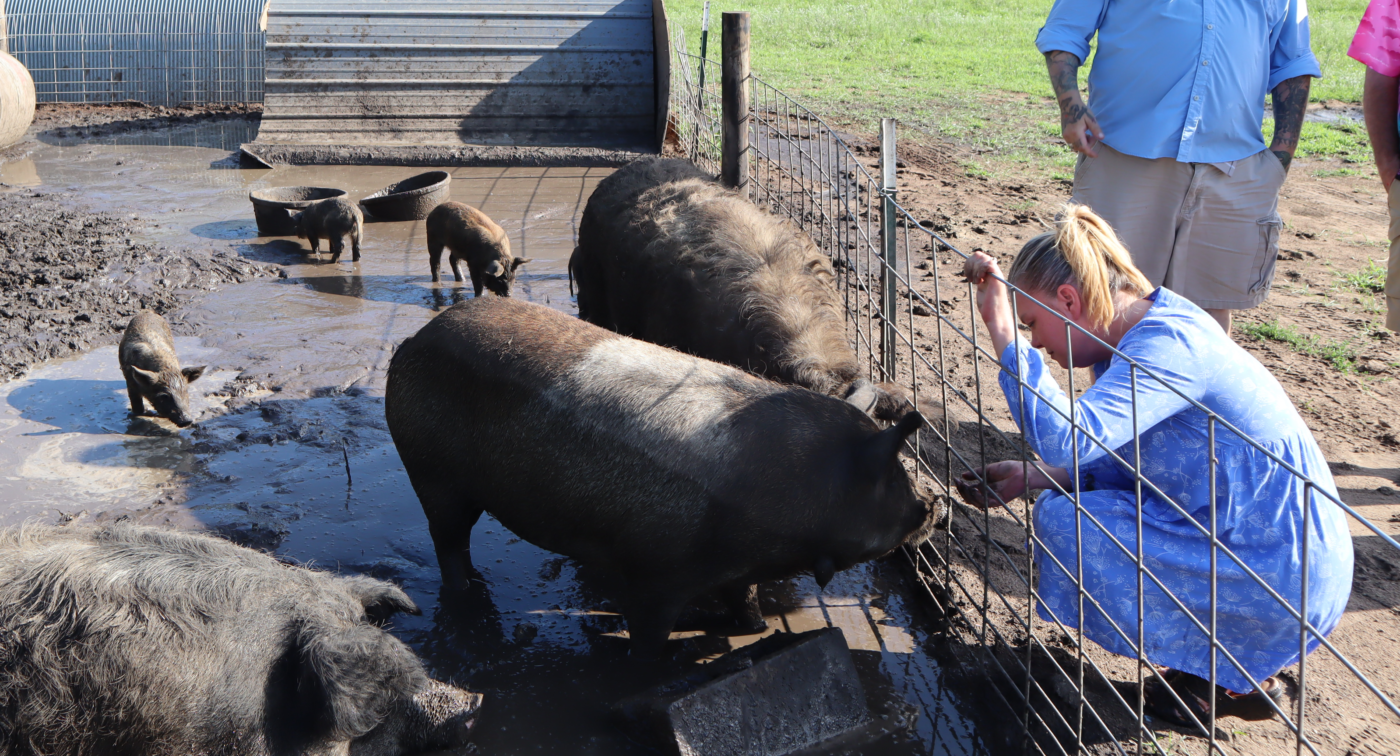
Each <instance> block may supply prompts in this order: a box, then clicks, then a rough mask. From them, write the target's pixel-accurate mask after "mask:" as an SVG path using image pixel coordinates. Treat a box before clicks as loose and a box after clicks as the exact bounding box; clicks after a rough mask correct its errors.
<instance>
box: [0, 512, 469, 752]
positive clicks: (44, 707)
mask: <svg viewBox="0 0 1400 756" xmlns="http://www.w3.org/2000/svg"><path fill="white" fill-rule="evenodd" d="M399 611H407V612H412V613H415V614H416V613H418V609H417V608H416V607H415V606H414V605H413V602H412V601H411V600H410V599H409V598H408V596H406V595H405V594H404V593H403V591H401V590H399V589H398V588H397V587H395V586H393V585H392V584H389V583H385V582H382V581H379V580H374V579H371V578H367V577H359V576H356V577H336V576H333V575H329V574H326V573H321V572H315V571H312V570H309V569H306V568H304V567H296V566H290V565H286V564H282V563H281V562H278V561H277V560H276V559H274V558H272V557H271V556H268V555H266V554H263V553H260V552H256V551H253V550H251V549H245V548H243V547H240V546H235V545H233V544H231V543H229V542H227V541H223V540H221V539H218V538H214V537H212V536H207V535H201V534H197V533H189V532H180V531H173V530H163V529H158V528H146V527H134V526H110V527H78V526H69V527H60V528H55V527H48V526H36V525H27V526H24V527H20V528H11V529H8V530H4V531H0V753H3V754H8V755H10V756H39V755H40V754H105V755H106V756H128V755H130V756H192V755H197V756H203V755H209V756H213V755H214V754H219V755H220V756H280V755H281V754H308V755H309V754H316V755H325V756H330V755H331V754H335V755H336V756H392V755H396V754H408V753H418V752H423V751H432V750H438V749H441V748H447V747H452V746H456V745H460V744H462V743H463V742H464V741H465V738H466V734H467V732H468V729H469V728H470V727H471V724H472V721H473V717H474V716H475V713H476V710H477V708H478V707H479V706H480V699H481V697H480V696H479V695H477V694H475V693H468V692H467V691H464V690H460V689H458V688H454V687H451V686H448V685H444V684H443V683H439V682H435V681H433V680H430V679H428V677H427V675H426V674H425V673H424V671H423V666H422V664H421V663H420V662H419V661H418V659H417V657H415V656H414V655H413V653H412V652H411V651H410V650H409V649H408V647H407V646H405V645H404V644H403V643H401V642H400V641H398V640H397V639H395V638H394V637H393V636H391V635H389V634H388V633H386V632H385V631H384V630H383V629H382V628H381V627H379V626H378V625H377V624H375V623H377V622H383V621H384V620H385V619H387V618H388V617H389V616H390V615H392V614H393V613H395V612H399Z"/></svg>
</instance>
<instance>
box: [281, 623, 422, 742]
mask: <svg viewBox="0 0 1400 756" xmlns="http://www.w3.org/2000/svg"><path fill="white" fill-rule="evenodd" d="M297 641H298V646H299V647H300V652H301V654H300V656H301V658H300V662H301V663H300V664H299V665H298V670H297V673H298V674H297V678H298V679H297V693H298V696H299V697H301V698H302V700H303V701H305V704H304V706H305V707H306V708H308V709H310V710H311V712H309V713H312V715H313V717H314V720H313V721H318V723H319V724H320V725H321V728H324V730H325V731H328V732H327V734H328V735H329V736H330V737H331V739H334V740H354V739H355V738H358V737H361V736H363V735H364V734H365V733H367V732H369V731H370V730H373V729H374V728H375V727H377V726H379V724H380V723H381V722H383V721H384V718H385V716H387V715H388V712H389V708H390V707H391V706H393V705H394V703H395V702H396V701H400V700H403V699H406V698H410V697H412V696H413V695H414V694H415V693H417V692H418V691H420V690H422V689H423V688H425V687H427V685H428V676H427V674H425V673H424V672H423V664H422V663H421V662H419V661H418V658H417V657H415V656H414V655H413V652H412V651H409V650H408V647H407V646H405V645H404V644H403V642H401V641H400V640H398V639H397V638H395V637H394V636H392V635H389V634H388V633H386V632H384V631H383V630H381V629H379V628H377V627H374V626H373V625H365V624H359V625H352V626H350V627H348V628H346V627H339V626H327V625H322V624H319V623H308V624H307V625H305V626H303V628H302V630H301V632H300V633H299V635H298V638H297ZM321 728H318V729H321Z"/></svg>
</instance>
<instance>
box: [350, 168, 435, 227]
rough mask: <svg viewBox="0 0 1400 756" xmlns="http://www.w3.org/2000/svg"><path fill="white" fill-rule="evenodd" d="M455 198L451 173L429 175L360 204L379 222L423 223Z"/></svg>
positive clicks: (386, 189)
mask: <svg viewBox="0 0 1400 756" xmlns="http://www.w3.org/2000/svg"><path fill="white" fill-rule="evenodd" d="M451 196H452V177H451V176H449V175H448V174H447V171H428V172H427V173H420V174H418V175H417V176H414V177H413V178H406V179H404V180H403V181H400V182H398V183H397V184H390V185H389V186H386V187H384V188H383V189H380V190H379V191H377V192H375V193H374V194H371V195H369V196H368V197H365V198H364V199H362V200H360V207H362V208H364V209H365V211H366V212H368V213H369V214H370V215H373V216H374V218H375V220H384V221H411V220H422V219H424V218H426V217H428V213H431V212H432V211H433V208H435V207H437V206H438V205H441V204H442V203H444V202H446V201H447V200H448V199H449V198H450V197H451Z"/></svg>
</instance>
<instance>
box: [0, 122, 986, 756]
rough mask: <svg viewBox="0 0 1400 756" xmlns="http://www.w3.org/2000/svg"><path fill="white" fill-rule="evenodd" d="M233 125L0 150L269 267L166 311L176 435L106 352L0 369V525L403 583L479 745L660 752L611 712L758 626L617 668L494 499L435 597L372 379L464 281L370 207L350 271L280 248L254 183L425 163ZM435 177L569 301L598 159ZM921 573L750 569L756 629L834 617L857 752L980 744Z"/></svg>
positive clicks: (365, 176) (172, 236) (539, 292)
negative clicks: (66, 526)
mask: <svg viewBox="0 0 1400 756" xmlns="http://www.w3.org/2000/svg"><path fill="white" fill-rule="evenodd" d="M138 136H140V137H142V138H146V139H147V140H148V141H146V142H144V143H141V142H137V141H134V140H135V139H136V137H138ZM236 138H238V135H237V134H231V133H228V132H227V131H221V130H220V129H217V128H210V124H189V125H186V126H177V127H174V128H172V129H167V130H165V132H162V133H159V134H154V135H137V134H124V135H114V136H112V137H111V138H109V139H108V140H106V142H105V143H103V142H101V141H94V140H88V141H84V142H82V143H80V144H45V143H43V142H36V143H31V145H30V146H29V148H28V149H27V151H25V152H24V153H23V156H22V157H20V158H14V159H11V160H9V161H8V162H4V163H0V181H3V180H6V179H5V177H6V176H15V175H24V176H26V177H28V178H29V180H31V181H33V182H34V183H35V184H37V185H40V186H43V187H53V188H61V189H65V190H67V191H70V192H72V195H71V196H72V197H73V198H74V201H75V202H78V203H81V204H85V205H86V206H88V207H94V206H102V205H115V204H116V203H120V204H121V206H122V207H123V208H124V210H123V212H127V211H129V212H130V213H131V214H134V215H137V216H139V217H140V218H141V219H143V220H144V223H143V224H142V225H139V226H138V225H135V224H133V225H132V229H131V233H132V234H133V235H134V236H135V238H136V241H137V243H139V244H149V245H153V246H165V247H168V248H172V249H179V248H196V247H200V246H207V247H209V248H212V249H214V250H217V251H219V252H222V253H225V254H229V255H234V256H236V257H238V258H240V259H241V260H243V261H245V262H246V263H249V264H253V263H256V264H258V265H265V266H274V267H275V269H276V270H277V272H278V275H277V276H276V277H271V278H254V279H252V280H248V281H246V282H243V283H238V284H230V285H225V286H222V287H221V288H219V289H218V290H217V291H211V292H205V293H203V294H201V295H200V296H198V297H195V298H192V299H190V300H188V301H187V302H186V303H185V304H183V305H179V306H176V307H174V308H172V310H171V312H170V313H169V314H168V317H169V318H170V319H171V321H172V323H173V324H176V330H177V335H178V336H179V337H178V338H177V340H176V349H177V351H178V352H179V354H180V357H181V360H182V362H183V363H185V364H208V365H209V371H210V372H209V373H208V374H207V375H206V377H204V378H203V379H201V380H200V381H198V382H196V383H195V384H192V386H191V393H192V401H193V403H194V410H195V411H196V412H197V422H196V425H195V426H193V427H192V428H188V429H184V430H181V429H177V428H175V427H174V426H172V425H170V424H169V423H167V422H166V421H163V420H159V419H151V418H137V419H132V418H130V417H129V416H128V408H127V406H126V398H125V389H124V384H123V383H122V381H121V376H120V374H119V372H118V370H117V360H116V353H115V348H114V347H112V346H102V347H96V348H93V347H92V346H87V347H84V348H83V349H82V350H79V353H78V354H76V355H75V356H71V357H68V358H65V359H59V360H51V361H49V362H46V363H44V364H42V365H38V366H37V367H34V368H32V369H31V370H30V371H29V372H27V373H26V374H24V375H23V376H21V377H19V378H17V379H15V380H11V381H9V382H7V383H0V497H3V499H4V500H5V501H7V502H10V503H11V505H10V506H9V507H6V508H5V509H4V510H3V512H0V525H11V524H15V523H17V522H20V521H23V520H25V519H29V518H39V519H42V520H45V521H74V520H77V521H111V520H132V521H137V522H143V523H152V524H166V525H173V526H177V527H189V528H205V529H210V530H214V531H216V532H219V533H222V534H224V535H225V536H226V537H229V538H231V539H233V540H236V541H238V542H240V543H244V544H245V545H249V546H252V547H254V548H260V549H264V550H267V551H271V552H274V553H275V554H277V555H278V557H279V558H282V559H285V560H289V561H294V562H299V563H304V564H310V565H313V566H316V567H319V568H323V569H329V570H335V571H338V572H342V573H364V574H369V575H373V576H375V577H379V578H384V579H389V580H393V581H395V582H398V583H399V584H401V585H403V586H404V588H405V590H407V591H408V592H409V594H410V595H411V596H412V597H413V599H414V601H416V602H417V603H418V604H419V606H420V607H422V608H423V610H424V614H423V616H421V617H401V618H396V619H395V620H394V625H393V627H392V628H391V629H392V631H393V632H394V633H395V634H397V635H399V636H400V637H401V638H403V639H404V640H405V641H407V642H408V643H410V644H411V645H412V646H413V647H414V648H415V650H417V651H418V652H419V653H420V654H421V655H422V656H423V658H424V660H425V662H426V663H427V665H428V667H429V669H430V671H431V672H432V674H433V675H434V676H436V677H438V678H440V679H444V680H449V681H452V682H454V683H455V684H458V685H462V686H465V687H468V688H470V689H472V690H475V691H478V692H481V693H483V694H485V695H486V702H485V705H484V707H483V709H482V712H481V715H480V719H479V720H478V724H477V728H476V734H475V738H474V740H475V746H476V748H477V752H479V753H523V752H527V751H528V752H532V753H560V754H628V753H651V752H653V751H652V750H651V749H650V748H649V747H648V746H647V745H646V744H645V743H641V742H637V741H635V740H633V739H632V738H630V737H629V736H628V735H627V734H626V732H625V731H624V729H623V728H621V727H620V726H619V724H618V722H617V721H616V718H615V716H614V714H613V712H612V710H611V707H612V704H613V703H614V702H616V701H618V700H619V699H621V698H623V697H625V696H627V695H630V694H634V693H637V692H639V691H642V690H645V689H646V688H649V687H651V686H652V685H655V684H656V683H657V682H659V681H661V680H663V679H665V678H667V677H668V676H670V675H672V674H674V673H676V672H677V671H680V670H683V669H685V668H686V666H687V665H691V664H694V663H696V662H703V661H707V660H709V659H713V658H715V657H717V656H718V655H720V654H722V653H724V652H726V651H728V650H730V649H732V648H736V647H739V646H740V645H742V644H746V643H750V642H753V641H754V640H757V638H758V637H759V636H746V637H735V638H728V637H724V636H721V635H712V634H708V633H706V632H704V631H703V630H701V629H690V630H683V631H678V632H676V633H675V634H674V635H673V636H672V642H671V643H670V644H668V647H667V653H666V656H667V659H666V660H665V661H664V662H662V663H659V664H657V665H648V666H635V665H630V664H628V663H626V659H625V656H626V648H627V643H626V634H625V623H624V622H623V620H622V618H621V617H620V616H619V615H618V614H617V613H616V611H615V607H613V606H612V605H611V604H610V602H609V601H608V600H607V599H606V598H605V597H604V596H602V595H601V594H600V593H599V592H598V590H597V589H596V587H595V585H594V582H593V581H592V580H591V579H590V577H589V576H588V575H587V574H584V573H581V571H580V570H579V568H578V567H577V565H575V564H574V563H573V562H571V561H569V560H567V559H565V558H562V557H560V556H558V555H555V554H552V553H549V552H546V551H543V550H541V549H538V548H536V547H534V546H532V545H530V544H528V543H525V542H524V541H521V540H520V539H518V538H516V537H515V536H514V535H512V534H511V533H510V532H509V531H507V530H505V529H504V528H503V527H501V526H500V525H499V523H497V522H495V521H494V520H493V519H491V518H490V516H489V515H488V516H485V517H483V518H482V520H481V522H480V523H479V524H478V525H477V526H476V528H475V530H474V532H473V543H472V553H473V558H474V562H475V563H476V565H477V567H478V569H479V570H480V579H479V580H478V581H473V583H472V584H471V587H470V589H469V590H468V591H466V592H464V593H463V594H461V595H454V594H445V593H444V592H443V590H442V586H441V582H440V579H439V575H438V570H437V565H436V560H435V558H434V556H433V549H432V543H431V539H430V538H429V535H428V531H427V524H426V521H425V520H424V518H423V514H422V510H421V508H420V506H419V504H418V501H417V498H416V497H415V495H414V493H413V490H412V488H411V486H410V485H409V482H408V478H407V476H406V475H405V473H404V472H403V467H402V464H401V463H400V461H399V459H398V455H397V453H396V451H395V449H394V446H393V444H392V441H391V439H390V437H389V434H388V431H387V428H386V426H385V424H384V414H383V398H382V397H383V389H384V371H385V369H386V368H387V366H388V362H389V359H390V357H391V356H392V353H393V349H394V347H395V346H396V345H397V344H398V343H399V342H400V341H402V340H403V339H404V338H406V337H407V336H409V335H411V334H412V333H414V332H415V331H417V329H418V328H420V327H422V325H423V324H425V323H426V322H427V321H428V320H429V319H431V318H432V317H433V316H434V315H435V314H436V313H437V312H439V311H441V310H442V309H443V308H445V307H447V306H450V305H452V304H454V303H457V302H460V301H464V300H465V299H467V298H470V297H471V288H470V283H469V282H468V283H466V284H463V285H458V284H456V283H455V282H451V281H445V282H443V283H441V284H437V285H434V284H432V283H431V281H430V280H429V275H428V259H427V257H428V256H427V249H426V244H425V241H424V234H423V224H422V222H421V221H419V222H402V223H367V224H366V225H365V233H364V241H363V245H362V248H363V259H362V260H361V261H360V262H359V263H352V262H351V261H349V260H348V259H347V258H342V260H341V262H339V263H337V264H331V263H330V262H329V255H324V254H323V255H322V256H320V257H317V256H313V255H310V254H309V253H308V251H307V248H306V245H305V243H304V242H301V241H300V240H297V239H295V238H277V239H271V238H260V237H258V236H257V229H256V226H255V224H254V223H253V218H252V208H251V205H250V204H249V202H248V200H247V193H248V191H250V190H253V189H260V188H268V187H276V186H289V185H307V184H311V185H319V186H335V187H339V188H343V189H346V190H347V191H348V192H349V193H350V194H349V196H350V199H352V200H358V199H359V198H361V197H363V196H366V195H368V194H369V193H371V192H373V191H375V190H377V189H379V188H381V187H383V186H385V185H388V184H390V183H393V182H394V181H398V180H401V179H404V178H407V177H408V176H410V175H412V174H413V173H415V172H417V171H415V170H414V169H406V168H390V167H349V166H345V167H341V166H283V167H278V168H274V169H270V170H268V169H238V168H236V167H235V166H236V162H233V163H231V162H229V161H228V157H229V155H230V154H231V151H232V150H233V149H236V146H237V144H238V143H239V142H236V141H231V140H232V139H236ZM122 139H126V140H127V141H126V142H125V143H122V142H121V140H122ZM160 139H164V140H165V141H164V142H161V141H159V140H160ZM242 141H246V139H243V140H242ZM191 142H192V143H194V144H193V145H190V144H185V143H191ZM451 173H452V176H453V186H452V199H455V200H458V201H462V202H466V203H468V204H471V205H473V206H476V207H479V208H481V209H482V210H483V211H484V212H486V213H487V214H488V215H490V216H491V217H492V218H493V219H494V220H495V221H496V222H497V223H499V224H500V225H501V226H502V227H503V228H505V229H506V231H507V233H509V234H510V237H511V239H510V241H511V248H512V250H513V252H514V253H515V254H518V255H520V256H522V257H529V258H532V259H533V260H534V261H535V262H532V263H531V264H529V265H527V266H525V267H524V268H522V269H521V271H520V275H519V277H518V278H517V280H516V286H515V296H517V297H520V298H523V299H527V300H529V301H533V302H537V303H540V304H544V305H547V306H551V307H556V308H558V309H560V310H563V311H565V312H574V311H575V308H574V305H573V302H572V299H571V297H570V294H569V287H568V280H567V271H566V267H565V264H566V261H567V258H568V256H569V254H570V253H571V252H572V249H573V244H574V239H575V234H576V225H577V219H578V217H579V215H580V214H581V211H582V208H583V204H584V202H585V201H586V200H587V197H588V195H589V193H591V191H592V189H593V187H594V186H596V184H597V182H598V181H599V180H601V179H602V178H603V177H604V176H606V175H607V174H608V173H609V169H606V168H598V167H570V168H554V167H533V168H522V167H510V168H453V169H451ZM917 589H918V588H917V586H912V585H911V583H910V582H909V580H908V578H907V576H906V575H905V574H904V569H903V568H902V567H901V566H900V564H899V563H898V562H897V561H895V560H887V561H882V562H876V563H871V564H866V565H862V566H859V567H857V568H854V569H852V570H848V571H846V572H844V573H841V574H839V575H838V576H837V577H836V579H835V580H834V581H833V582H832V583H831V584H829V585H828V586H827V587H826V589H825V590H824V591H823V590H820V589H819V588H818V587H817V585H816V584H815V582H814V581H813V580H812V579H811V578H810V577H809V576H802V577H799V578H795V579H791V580H786V581H780V582H776V583H771V584H767V585H764V586H763V587H762V589H761V593H760V597H761V605H762V606H763V608H764V613H765V615H766V616H767V617H768V619H769V622H770V626H771V629H770V632H777V631H802V630H808V629H815V628H819V627H828V626H835V627H840V628H841V629H842V631H843V633H844V634H845V637H846V639H847V641H848V643H849V644H850V646H851V648H852V649H853V653H854V656H855V660H856V664H857V669H858V671H859V672H860V674H861V676H862V682H863V684H864V685H865V688H866V693H867V697H868V699H869V700H870V702H871V707H872V712H873V713H874V715H875V716H876V717H877V718H879V717H882V716H883V717H885V719H883V720H881V721H882V722H886V723H888V726H887V730H888V732H887V733H886V734H885V735H884V736H883V737H882V738H881V739H880V741H879V742H878V743H877V744H874V745H871V746H868V747H862V748H861V749H860V752H861V753H870V754H931V753H937V754H977V753H984V752H985V749H984V746H983V745H982V744H981V740H980V739H979V737H978V736H977V734H976V733H975V732H974V730H973V728H972V726H971V725H970V724H969V722H968V720H967V719H965V718H964V716H963V715H962V714H961V712H960V709H959V708H958V702H957V700H956V698H955V696H954V695H953V693H952V691H950V690H949V689H947V688H946V687H945V685H944V680H945V678H944V673H943V671H942V670H941V669H940V668H939V666H938V663H937V661H936V658H935V655H934V653H933V649H934V647H935V641H936V638H935V634H936V630H935V626H934V625H933V624H931V623H930V622H929V621H928V620H927V619H926V618H924V617H923V616H922V614H921V612H922V611H923V609H922V607H923V606H924V603H923V601H925V600H926V599H923V600H921V599H920V598H919V597H918V596H917V595H915V594H914V593H913V591H914V590H917ZM704 608H705V607H703V606H701V607H699V609H701V610H703V609H704ZM682 627H695V628H701V627H703V615H702V614H700V613H698V612H697V613H694V614H692V615H687V616H685V617H683V618H682ZM911 709H912V710H914V711H917V715H916V716H911V715H910V714H909V713H908V712H909V711H910V710H911Z"/></svg>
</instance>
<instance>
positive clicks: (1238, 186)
mask: <svg viewBox="0 0 1400 756" xmlns="http://www.w3.org/2000/svg"><path fill="white" fill-rule="evenodd" d="M1096 33H1097V34H1098V52H1097V54H1096V55H1095V57H1094V65H1093V69H1092V70H1091V71H1090V73H1089V105H1086V104H1085V103H1084V101H1083V99H1081V97H1080V94H1079V67H1080V65H1081V64H1082V62H1083V61H1085V60H1086V59H1087V58H1088V56H1089V43H1090V40H1092V39H1093V37H1094V35H1095V34H1096ZM1309 45H1310V40H1309V34H1308V10H1307V2H1306V0H1263V1H1262V2H1259V1H1258V0H1255V1H1254V2H1246V1H1245V0H1056V2H1055V5H1054V7H1053V8H1051V10H1050V16H1049V18H1048V19H1046V22H1045V26H1044V27H1042V28H1041V30H1040V34H1039V35H1038V36H1037V37H1036V47H1037V48H1039V50H1040V51H1041V52H1042V53H1044V54H1045V63H1046V66H1047V68H1048V69H1049V73H1050V82H1051V84H1052V85H1053V86H1054V89H1055V98H1056V99H1057V100H1058V101H1059V104H1060V123H1061V128H1062V130H1063V134H1064V138H1065V142H1066V143H1068V144H1069V146H1070V148H1071V149H1073V150H1074V151H1075V152H1078V153H1079V154H1080V156H1079V162H1078V164H1077V165H1076V167H1075V171H1074V201H1075V202H1079V203H1082V204H1085V205H1088V206H1090V207H1091V208H1093V209H1094V211H1095V212H1096V213H1098V214H1099V215H1100V216H1102V217H1103V218H1105V219H1106V220H1108V222H1109V223H1111V224H1112V225H1113V227H1114V229H1115V230H1116V231H1117V232H1118V235H1119V237H1120V238H1121V239H1122V240H1123V242H1124V244H1125V245H1126V246H1127V247H1128V250H1129V251H1130V252H1132V255H1133V261H1134V263H1136V264H1137V266H1138V267H1139V268H1140V269H1141V270H1142V272H1143V273H1145V274H1146V275H1147V277H1148V278H1149V279H1150V280H1151V281H1152V283H1153V284H1154V285H1162V286H1166V287H1167V288H1169V289H1171V290H1173V291H1175V292H1176V293H1178V294H1181V295H1182V296H1184V297H1186V298H1187V299H1189V300H1191V301H1192V302H1195V303H1196V305H1197V306H1199V307H1201V308H1203V309H1205V310H1206V311H1207V312H1209V313H1210V314H1211V315H1212V316H1214V317H1215V319H1216V320H1217V321H1218V322H1219V323H1220V325H1221V326H1222V327H1223V328H1224V329H1225V331H1226V333H1229V331H1230V312H1231V311H1232V310H1239V309H1247V308H1250V307H1254V306H1255V305H1258V304H1259V303H1260V302H1262V301H1263V300H1264V298H1265V297H1266V296H1267V295H1268V293H1269V285H1270V283H1271V282H1272V280H1273V275H1274V262H1275V260H1276V258H1277V256H1278V234H1279V229H1280V227H1281V226H1282V225H1283V221H1282V220H1281V219H1280V218H1279V216H1278V191H1279V188H1280V187H1281V186H1282V185H1283V181H1284V178H1285V177H1286V176H1287V172H1288V166H1289V164H1290V162H1291V161H1292V159H1293V152H1294V150H1296V149H1297V147H1298V134H1299V131H1300V130H1301V129H1302V126H1303V114H1304V112H1305V111H1306V109H1307V103H1308V88H1309V86H1310V84H1311V78H1312V77H1314V76H1321V75H1322V72H1321V70H1320V69H1319V68H1318V64H1317V59H1316V58H1315V57H1313V54H1312V50H1311V49H1310V47H1309ZM1270 92H1271V93H1272V94H1273V111H1274V134H1273V140H1272V143H1271V144H1270V145H1269V146H1268V148H1267V149H1265V145H1264V135H1263V132H1262V131H1261V129H1260V123H1261V122H1262V121H1263V117H1264V96H1265V94H1267V93H1270ZM1090 105H1092V110H1091V109H1090Z"/></svg>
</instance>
